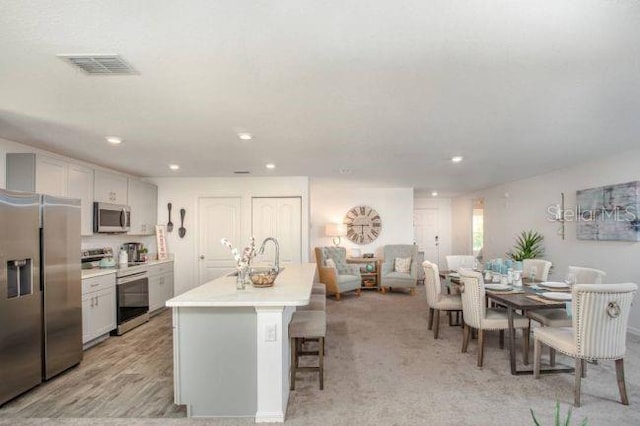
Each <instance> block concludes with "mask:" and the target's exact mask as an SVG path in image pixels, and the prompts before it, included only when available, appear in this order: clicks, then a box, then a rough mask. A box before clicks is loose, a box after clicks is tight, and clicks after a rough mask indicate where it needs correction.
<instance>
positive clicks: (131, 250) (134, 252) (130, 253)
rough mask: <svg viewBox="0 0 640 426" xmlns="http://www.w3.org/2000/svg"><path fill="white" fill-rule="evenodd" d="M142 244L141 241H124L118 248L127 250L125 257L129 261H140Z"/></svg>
mask: <svg viewBox="0 0 640 426" xmlns="http://www.w3.org/2000/svg"><path fill="white" fill-rule="evenodd" d="M143 248H144V244H142V243H124V244H122V245H121V246H120V250H124V251H125V252H127V259H128V262H129V263H141V262H142V261H143V260H142V249H143Z"/></svg>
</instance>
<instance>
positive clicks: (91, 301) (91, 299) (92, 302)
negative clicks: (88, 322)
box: [91, 297, 95, 308]
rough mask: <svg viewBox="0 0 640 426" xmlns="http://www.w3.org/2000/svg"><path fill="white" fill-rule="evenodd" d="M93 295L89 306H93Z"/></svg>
mask: <svg viewBox="0 0 640 426" xmlns="http://www.w3.org/2000/svg"><path fill="white" fill-rule="evenodd" d="M94 299H95V298H94V297H92V298H91V307H92V308H93V301H94Z"/></svg>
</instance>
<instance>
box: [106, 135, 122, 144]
mask: <svg viewBox="0 0 640 426" xmlns="http://www.w3.org/2000/svg"><path fill="white" fill-rule="evenodd" d="M105 139H107V142H109V143H112V144H114V145H120V144H121V143H122V138H119V137H117V136H107V137H106V138H105Z"/></svg>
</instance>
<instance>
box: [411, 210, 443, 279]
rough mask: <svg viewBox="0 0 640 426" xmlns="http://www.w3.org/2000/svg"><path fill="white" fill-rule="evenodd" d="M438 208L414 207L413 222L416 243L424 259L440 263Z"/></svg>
mask: <svg viewBox="0 0 640 426" xmlns="http://www.w3.org/2000/svg"><path fill="white" fill-rule="evenodd" d="M438 215H439V211H438V209H415V210H414V213H413V223H414V232H415V239H416V244H417V245H418V249H419V250H420V251H423V252H424V260H428V261H430V262H434V263H437V264H438V267H440V268H441V265H440V250H439V244H440V243H439V241H438V240H439V238H440V237H439V235H440V234H439V229H438V219H439V217H438Z"/></svg>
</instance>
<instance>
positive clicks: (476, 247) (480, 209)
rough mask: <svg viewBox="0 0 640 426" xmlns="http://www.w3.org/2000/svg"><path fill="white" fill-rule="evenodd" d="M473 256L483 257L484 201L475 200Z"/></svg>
mask: <svg viewBox="0 0 640 426" xmlns="http://www.w3.org/2000/svg"><path fill="white" fill-rule="evenodd" d="M472 238H473V255H474V256H476V257H482V247H483V245H484V201H483V200H474V202H473V216H472Z"/></svg>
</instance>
